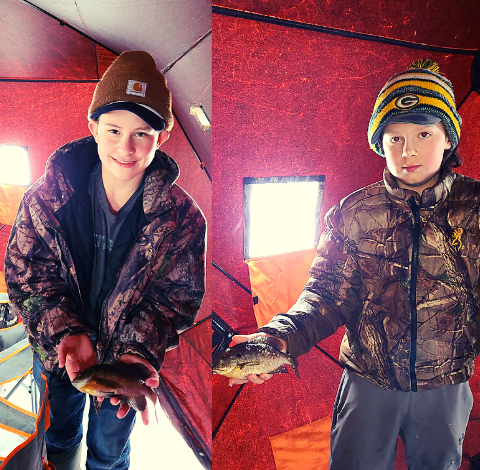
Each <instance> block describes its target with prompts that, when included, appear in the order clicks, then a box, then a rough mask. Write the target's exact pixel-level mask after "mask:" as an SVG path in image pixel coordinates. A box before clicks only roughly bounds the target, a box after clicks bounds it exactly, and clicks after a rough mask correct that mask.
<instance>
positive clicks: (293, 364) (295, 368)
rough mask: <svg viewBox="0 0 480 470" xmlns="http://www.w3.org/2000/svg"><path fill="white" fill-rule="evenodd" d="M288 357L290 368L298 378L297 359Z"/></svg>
mask: <svg viewBox="0 0 480 470" xmlns="http://www.w3.org/2000/svg"><path fill="white" fill-rule="evenodd" d="M289 357H290V361H291V362H290V367H291V368H292V370H293V372H295V374H296V376H297V377H298V378H300V374H299V373H298V359H297V358H296V357H293V356H289Z"/></svg>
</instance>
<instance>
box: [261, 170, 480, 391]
mask: <svg viewBox="0 0 480 470" xmlns="http://www.w3.org/2000/svg"><path fill="white" fill-rule="evenodd" d="M479 211H480V182H479V181H476V180H473V179H470V178H467V177H465V176H462V175H459V174H455V173H453V172H450V171H449V172H447V173H446V174H445V175H443V176H442V177H441V178H440V180H439V182H438V183H437V184H436V185H435V186H434V187H433V188H428V189H426V190H425V191H424V192H423V194H422V196H421V197H420V195H418V194H417V193H415V192H413V191H410V190H405V189H401V188H399V187H398V186H397V184H396V182H395V179H394V178H393V177H392V176H391V175H390V173H389V172H388V170H385V172H384V178H383V181H380V182H378V183H375V184H372V185H370V186H367V187H365V188H363V189H361V190H359V191H356V192H354V193H353V194H351V195H349V196H347V197H346V198H345V199H343V200H342V201H341V202H340V204H338V205H336V206H334V207H333V208H332V209H331V210H330V211H329V212H328V213H327V215H326V216H325V231H324V233H323V234H322V236H321V238H320V242H319V244H318V249H317V255H316V257H315V259H314V261H313V264H312V267H311V270H310V279H309V281H308V282H307V284H306V286H305V287H304V290H303V292H302V294H301V296H300V297H299V299H298V301H297V302H296V303H295V305H293V306H292V308H291V309H290V310H289V311H288V313H286V314H278V315H276V316H275V317H274V318H273V319H272V320H271V321H270V322H269V323H268V324H267V325H266V326H265V327H263V328H261V329H260V331H265V332H267V333H271V334H274V335H276V336H280V337H282V338H284V339H286V340H287V343H288V350H289V352H290V353H291V354H293V355H294V356H298V355H300V354H304V353H306V352H307V351H309V350H310V348H312V347H313V346H314V345H315V344H316V343H318V342H319V341H321V340H322V339H324V338H325V337H327V336H329V335H331V334H333V333H334V332H335V331H336V329H337V328H339V327H340V326H342V325H345V336H344V339H343V341H342V345H341V348H340V360H341V361H342V362H343V363H344V364H346V365H347V366H349V367H351V368H353V369H354V370H355V371H357V372H358V373H359V374H361V375H363V376H365V377H366V378H367V379H369V380H370V381H372V382H374V383H376V384H377V385H379V386H380V387H382V388H385V389H390V390H402V391H410V390H412V391H416V390H428V389H433V388H436V387H440V386H443V385H447V384H456V383H459V382H463V381H466V380H467V379H468V378H469V377H471V375H472V374H473V371H474V359H475V357H476V355H477V352H478V349H477V348H478V345H476V344H475V343H476V340H477V337H478V334H479V327H478V324H477V320H478V318H477V312H478V305H479V265H480V259H479V244H480V228H479V222H480V214H479Z"/></svg>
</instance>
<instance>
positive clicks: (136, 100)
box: [88, 51, 173, 131]
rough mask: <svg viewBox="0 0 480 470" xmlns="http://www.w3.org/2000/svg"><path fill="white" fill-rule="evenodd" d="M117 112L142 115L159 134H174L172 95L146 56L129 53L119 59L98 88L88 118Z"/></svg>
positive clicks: (151, 59) (145, 53) (134, 52)
mask: <svg viewBox="0 0 480 470" xmlns="http://www.w3.org/2000/svg"><path fill="white" fill-rule="evenodd" d="M116 109H126V110H128V111H131V112H133V113H135V114H137V115H139V116H140V117H141V118H142V119H144V120H145V121H146V122H147V123H148V124H149V125H150V126H151V127H152V128H154V129H156V130H163V129H165V130H167V131H170V130H171V128H172V126H173V114H172V95H171V93H170V90H169V89H168V87H167V80H166V79H165V77H164V76H163V75H162V74H161V72H160V71H159V70H158V69H157V66H156V64H155V60H154V59H153V57H152V56H151V55H150V54H148V53H147V52H143V51H128V52H123V53H122V54H120V55H119V56H118V57H117V59H116V60H115V61H114V62H113V63H112V65H110V67H109V68H108V69H107V71H106V72H105V73H104V75H103V77H102V79H101V80H100V81H99V82H98V84H97V87H96V88H95V92H94V94H93V99H92V103H91V104H90V107H89V109H88V117H89V119H95V118H97V117H98V116H100V115H101V114H103V113H106V112H110V111H114V110H116Z"/></svg>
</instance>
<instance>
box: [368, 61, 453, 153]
mask: <svg viewBox="0 0 480 470" xmlns="http://www.w3.org/2000/svg"><path fill="white" fill-rule="evenodd" d="M438 122H442V124H443V126H444V127H445V130H446V132H447V134H448V137H449V139H450V142H451V144H452V148H455V147H456V146H457V145H458V141H459V139H460V128H461V125H462V118H461V117H460V115H459V114H458V112H457V109H456V107H455V96H454V94H453V87H452V84H451V82H450V80H448V79H447V78H446V77H445V76H443V75H441V74H440V73H439V67H438V65H437V64H436V63H435V62H433V61H431V60H418V61H415V62H413V64H412V65H411V67H410V69H409V70H407V71H405V72H401V73H399V74H397V75H394V76H393V77H392V78H390V80H388V81H387V83H386V84H385V86H384V87H383V88H382V89H381V91H380V93H379V95H378V98H377V101H376V102H375V106H374V108H373V113H372V117H371V119H370V123H369V126H368V141H369V143H370V147H371V148H372V149H373V150H374V151H375V152H377V153H378V154H379V155H382V156H385V155H384V152H383V147H382V134H383V130H384V129H385V126H387V125H388V124H397V123H411V124H420V125H427V126H428V125H434V124H437V123H438Z"/></svg>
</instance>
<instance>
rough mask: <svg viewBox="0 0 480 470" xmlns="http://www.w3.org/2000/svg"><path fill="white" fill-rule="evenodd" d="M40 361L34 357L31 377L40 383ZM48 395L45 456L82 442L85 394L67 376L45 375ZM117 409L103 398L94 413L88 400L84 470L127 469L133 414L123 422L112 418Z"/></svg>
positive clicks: (131, 412) (132, 412)
mask: <svg viewBox="0 0 480 470" xmlns="http://www.w3.org/2000/svg"><path fill="white" fill-rule="evenodd" d="M42 369H43V368H42V364H41V362H40V361H39V360H38V359H37V358H36V357H34V359H33V376H34V378H35V382H36V383H37V384H39V383H40V375H41V373H42ZM45 375H46V376H47V378H48V387H49V395H50V427H49V428H48V430H47V432H46V433H45V442H46V445H47V452H48V453H49V454H61V453H64V452H67V451H68V450H70V449H72V448H74V447H75V446H76V445H78V444H79V443H80V442H81V441H82V437H83V426H82V421H83V413H84V408H85V403H86V397H87V395H86V394H85V393H82V392H79V391H78V390H77V389H76V388H75V387H73V386H72V384H71V382H70V379H69V378H68V375H67V374H66V373H65V375H64V376H63V377H60V376H58V375H55V374H49V373H48V372H47V373H46V374H45ZM117 410H118V406H113V405H111V404H110V400H108V399H105V400H104V401H103V403H102V406H101V408H100V410H99V411H98V415H97V412H96V411H95V407H94V405H93V399H92V397H90V411H89V414H88V431H87V448H88V449H87V468H88V469H89V470H105V469H118V470H127V469H128V467H129V465H130V434H131V432H132V429H133V426H134V424H135V414H136V413H135V411H134V410H130V411H129V412H128V414H127V415H126V416H125V418H123V419H118V418H117V416H116V413H117Z"/></svg>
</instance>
